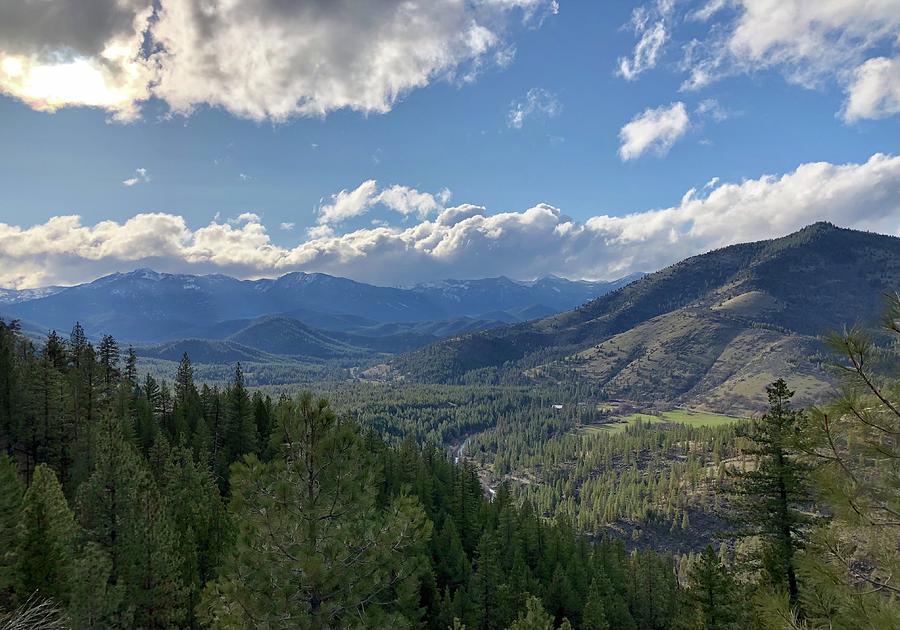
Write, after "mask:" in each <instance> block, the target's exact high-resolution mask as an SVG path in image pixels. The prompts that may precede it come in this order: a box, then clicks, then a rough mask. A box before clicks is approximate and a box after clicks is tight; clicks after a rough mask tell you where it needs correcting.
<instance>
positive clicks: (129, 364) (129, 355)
mask: <svg viewBox="0 0 900 630" xmlns="http://www.w3.org/2000/svg"><path fill="white" fill-rule="evenodd" d="M122 376H124V377H125V380H126V381H128V382H129V383H131V384H132V385H136V384H137V380H138V369H137V353H136V352H135V351H134V346H128V350H127V351H126V352H125V370H124V372H122Z"/></svg>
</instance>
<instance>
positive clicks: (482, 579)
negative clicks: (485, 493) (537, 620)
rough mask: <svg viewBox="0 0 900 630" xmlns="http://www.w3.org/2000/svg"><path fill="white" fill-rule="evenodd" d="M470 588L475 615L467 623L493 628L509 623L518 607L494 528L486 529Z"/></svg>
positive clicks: (477, 626) (487, 629) (479, 544)
mask: <svg viewBox="0 0 900 630" xmlns="http://www.w3.org/2000/svg"><path fill="white" fill-rule="evenodd" d="M467 590H468V593H469V597H470V598H471V601H472V617H471V618H470V619H468V620H467V624H466V625H469V626H471V627H473V628H485V629H486V630H493V629H499V628H505V627H506V626H507V624H509V622H510V620H511V619H512V615H513V614H514V611H515V609H514V608H513V603H512V602H511V598H510V593H509V588H508V585H507V584H506V576H505V575H504V572H503V566H502V562H501V559H500V547H499V544H498V542H497V539H496V537H495V536H494V534H493V533H492V532H485V533H484V534H483V535H482V537H481V542H480V543H478V550H477V552H476V556H475V570H474V572H473V573H472V578H471V580H470V582H469V588H468V589H467Z"/></svg>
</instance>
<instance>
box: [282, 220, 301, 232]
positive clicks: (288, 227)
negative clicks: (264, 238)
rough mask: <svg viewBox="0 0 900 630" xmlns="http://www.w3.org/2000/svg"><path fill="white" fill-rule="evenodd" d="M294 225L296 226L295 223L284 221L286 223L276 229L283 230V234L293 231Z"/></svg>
mask: <svg viewBox="0 0 900 630" xmlns="http://www.w3.org/2000/svg"><path fill="white" fill-rule="evenodd" d="M296 225H297V224H296V223H293V222H287V221H286V222H284V223H282V224H280V225H279V226H278V229H279V230H284V231H285V232H290V231H292V230H293V229H294V227H296Z"/></svg>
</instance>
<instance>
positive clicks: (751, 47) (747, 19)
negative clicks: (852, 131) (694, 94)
mask: <svg viewBox="0 0 900 630" xmlns="http://www.w3.org/2000/svg"><path fill="white" fill-rule="evenodd" d="M685 6H686V7H687V6H690V5H689V4H686V5H685ZM726 9H727V10H726ZM686 10H687V11H688V17H689V18H692V19H694V20H697V21H702V22H706V21H708V20H710V19H711V18H712V17H713V16H717V15H722V16H723V18H722V20H720V21H719V22H717V23H714V24H712V25H711V27H710V28H709V30H708V33H707V35H706V36H705V37H700V38H698V39H694V40H692V41H691V42H689V43H688V45H687V46H685V49H684V57H683V59H682V62H681V68H682V69H683V70H684V71H685V72H686V73H687V78H686V79H685V81H684V83H683V84H682V89H685V90H693V89H700V88H703V87H705V86H707V85H709V84H710V83H712V82H714V81H717V80H719V79H721V78H723V77H727V76H732V75H736V74H744V73H754V72H758V71H760V70H766V69H775V70H777V71H779V72H781V73H782V74H783V75H784V76H785V77H786V78H787V80H788V81H790V82H792V83H795V84H798V85H801V86H803V87H807V88H816V87H819V86H821V85H823V84H825V83H826V82H834V83H836V84H838V85H839V86H841V87H842V88H844V89H846V90H847V91H848V102H847V104H846V105H845V109H844V118H845V119H846V120H847V121H853V120H858V119H860V118H873V117H883V116H887V115H891V114H894V113H897V110H898V108H897V107H896V105H895V104H896V96H895V95H896V92H894V91H893V90H895V89H896V88H895V86H896V85H897V80H896V76H897V75H896V69H895V68H894V67H893V65H892V64H891V61H890V60H889V59H886V58H884V57H880V58H869V57H870V56H871V55H872V54H873V53H874V52H875V51H878V50H883V49H884V48H885V47H888V48H891V47H893V48H895V49H896V48H897V46H898V44H900V2H898V0H867V1H866V2H861V1H860V0H729V1H725V0H710V1H709V2H707V3H705V4H704V5H703V6H702V7H701V8H700V9H686ZM867 58H868V59H867ZM891 79H893V83H891Z"/></svg>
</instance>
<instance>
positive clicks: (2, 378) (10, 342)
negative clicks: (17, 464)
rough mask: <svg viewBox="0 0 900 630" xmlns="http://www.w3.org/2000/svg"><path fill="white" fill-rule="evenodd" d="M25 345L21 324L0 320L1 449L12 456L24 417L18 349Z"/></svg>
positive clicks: (15, 321) (14, 321)
mask: <svg viewBox="0 0 900 630" xmlns="http://www.w3.org/2000/svg"><path fill="white" fill-rule="evenodd" d="M22 343H23V341H22V339H21V337H20V335H19V322H18V321H17V320H12V321H11V322H5V321H3V320H2V319H0V447H3V448H4V449H5V450H6V452H7V453H8V454H10V455H12V452H13V446H14V436H15V435H16V432H17V430H18V429H19V424H20V418H21V415H22V406H21V393H20V392H21V387H20V380H21V374H20V372H19V370H18V369H17V367H18V361H17V356H18V349H19V347H20V346H21V344H22Z"/></svg>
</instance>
